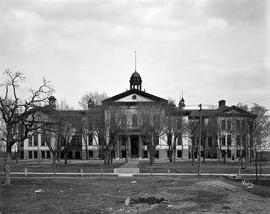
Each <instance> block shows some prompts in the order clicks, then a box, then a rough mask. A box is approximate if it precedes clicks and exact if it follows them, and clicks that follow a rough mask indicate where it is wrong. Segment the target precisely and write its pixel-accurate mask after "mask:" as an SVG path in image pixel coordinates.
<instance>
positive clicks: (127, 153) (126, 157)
mask: <svg viewBox="0 0 270 214" xmlns="http://www.w3.org/2000/svg"><path fill="white" fill-rule="evenodd" d="M125 151H126V163H127V162H128V151H127V142H125Z"/></svg>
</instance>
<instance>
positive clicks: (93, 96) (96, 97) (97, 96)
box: [79, 91, 108, 110]
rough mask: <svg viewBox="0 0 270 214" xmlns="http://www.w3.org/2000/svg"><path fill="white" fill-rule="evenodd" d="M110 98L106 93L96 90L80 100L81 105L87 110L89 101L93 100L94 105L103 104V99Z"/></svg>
mask: <svg viewBox="0 0 270 214" xmlns="http://www.w3.org/2000/svg"><path fill="white" fill-rule="evenodd" d="M107 98H108V95H107V94H106V93H99V92H97V91H94V92H89V93H87V94H85V95H84V96H83V97H82V98H81V100H80V101H79V105H80V106H81V107H82V108H83V109H84V110H87V109H88V104H89V101H90V100H91V102H92V103H93V104H94V105H101V101H102V100H105V99H107Z"/></svg>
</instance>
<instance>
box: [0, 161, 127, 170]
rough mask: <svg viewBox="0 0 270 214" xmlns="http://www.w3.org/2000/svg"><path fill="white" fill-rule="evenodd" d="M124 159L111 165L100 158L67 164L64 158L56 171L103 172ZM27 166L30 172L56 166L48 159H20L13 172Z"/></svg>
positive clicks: (13, 165)
mask: <svg viewBox="0 0 270 214" xmlns="http://www.w3.org/2000/svg"><path fill="white" fill-rule="evenodd" d="M3 164H4V163H1V169H2V170H1V171H3V169H4V168H3ZM123 164H125V163H124V161H122V162H120V161H118V162H114V163H113V164H110V165H106V166H104V165H103V161H100V160H89V161H73V162H72V161H69V162H68V164H67V165H65V164H64V162H63V160H61V162H60V163H57V165H56V172H76V173H79V172H80V169H82V170H83V172H95V173H100V172H101V170H102V172H103V173H106V172H110V173H112V172H113V169H114V168H117V167H120V166H122V165H123ZM25 168H27V171H28V172H54V167H53V165H52V162H48V161H46V162H45V161H41V162H38V161H35V162H33V161H20V162H19V163H18V164H16V163H15V161H12V164H11V172H24V169H25Z"/></svg>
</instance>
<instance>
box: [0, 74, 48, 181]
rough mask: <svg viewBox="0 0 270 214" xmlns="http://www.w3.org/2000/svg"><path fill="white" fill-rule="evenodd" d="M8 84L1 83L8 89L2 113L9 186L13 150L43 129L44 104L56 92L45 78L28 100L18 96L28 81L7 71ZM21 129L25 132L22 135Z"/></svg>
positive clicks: (1, 104) (2, 100)
mask: <svg viewBox="0 0 270 214" xmlns="http://www.w3.org/2000/svg"><path fill="white" fill-rule="evenodd" d="M4 74H5V76H6V81H4V82H3V83H2V84H1V88H4V90H2V89H1V91H3V94H1V96H0V113H1V120H2V121H3V124H4V125H3V127H0V128H1V133H2V134H1V136H3V137H2V139H1V140H3V141H4V142H5V144H6V158H5V183H6V184H9V183H10V161H11V152H12V147H13V145H15V144H16V143H18V142H23V141H24V140H25V139H26V138H27V137H28V134H29V133H30V132H31V131H35V130H37V129H39V128H40V127H39V126H40V124H42V122H43V121H39V116H38V112H40V111H42V107H41V106H42V104H43V103H44V102H46V101H47V99H48V97H49V96H50V95H51V93H52V92H53V89H52V87H51V86H50V85H49V82H48V81H47V80H45V79H43V83H42V84H41V86H40V87H39V88H38V89H37V90H31V91H30V96H29V97H28V98H27V99H22V98H20V97H19V95H18V87H19V86H20V84H21V82H22V81H23V80H24V79H25V77H24V76H23V74H22V73H20V72H16V73H13V72H11V71H9V70H6V71H5V72H4ZM19 130H23V132H20V131H19Z"/></svg>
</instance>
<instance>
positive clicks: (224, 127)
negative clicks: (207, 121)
mask: <svg viewBox="0 0 270 214" xmlns="http://www.w3.org/2000/svg"><path fill="white" fill-rule="evenodd" d="M221 130H222V131H225V130H226V121H225V120H222V121H221Z"/></svg>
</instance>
